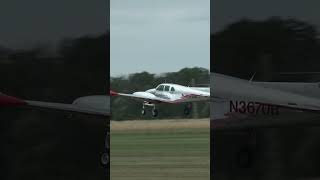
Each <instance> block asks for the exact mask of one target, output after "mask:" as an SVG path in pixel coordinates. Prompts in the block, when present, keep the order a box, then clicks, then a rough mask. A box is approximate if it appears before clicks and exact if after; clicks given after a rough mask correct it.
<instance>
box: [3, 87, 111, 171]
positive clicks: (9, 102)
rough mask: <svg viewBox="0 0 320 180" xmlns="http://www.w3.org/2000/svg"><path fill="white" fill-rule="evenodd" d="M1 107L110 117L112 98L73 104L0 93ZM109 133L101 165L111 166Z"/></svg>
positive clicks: (84, 99)
mask: <svg viewBox="0 0 320 180" xmlns="http://www.w3.org/2000/svg"><path fill="white" fill-rule="evenodd" d="M0 107H12V108H17V107H20V108H40V109H51V110H59V111H65V112H69V113H71V114H75V113H76V114H85V115H90V116H98V117H102V118H105V117H110V96H107V95H92V96H83V97H79V98H77V99H75V100H74V101H73V102H72V103H71V104H65V103H56V102H43V101H31V100H23V99H19V98H16V97H13V96H9V95H6V94H3V93H0ZM108 150H109V133H108V132H107V133H106V138H105V151H104V152H103V153H102V155H101V159H100V162H101V165H102V166H103V167H107V166H108V164H109V153H108Z"/></svg>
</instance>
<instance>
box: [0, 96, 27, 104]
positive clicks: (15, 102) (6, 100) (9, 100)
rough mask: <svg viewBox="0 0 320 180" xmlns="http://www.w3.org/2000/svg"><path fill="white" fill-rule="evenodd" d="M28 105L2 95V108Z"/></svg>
mask: <svg viewBox="0 0 320 180" xmlns="http://www.w3.org/2000/svg"><path fill="white" fill-rule="evenodd" d="M26 104H27V103H26V102H25V101H23V100H21V99H18V98H15V97H12V96H8V95H5V94H1V93H0V106H20V105H26Z"/></svg>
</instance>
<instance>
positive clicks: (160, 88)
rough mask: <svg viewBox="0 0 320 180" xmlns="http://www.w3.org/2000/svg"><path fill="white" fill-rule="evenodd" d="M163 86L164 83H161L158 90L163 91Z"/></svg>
mask: <svg viewBox="0 0 320 180" xmlns="http://www.w3.org/2000/svg"><path fill="white" fill-rule="evenodd" d="M163 88H164V85H159V86H158V87H157V89H156V90H157V91H163Z"/></svg>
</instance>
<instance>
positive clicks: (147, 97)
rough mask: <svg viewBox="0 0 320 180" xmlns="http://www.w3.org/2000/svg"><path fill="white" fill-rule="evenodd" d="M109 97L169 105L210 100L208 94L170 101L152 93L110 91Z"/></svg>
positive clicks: (187, 96)
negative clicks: (122, 97) (121, 97)
mask: <svg viewBox="0 0 320 180" xmlns="http://www.w3.org/2000/svg"><path fill="white" fill-rule="evenodd" d="M110 95H111V96H124V97H129V98H133V99H136V100H140V101H148V102H152V103H170V104H175V103H186V102H196V101H209V100H210V93H203V94H201V95H199V94H188V95H183V96H181V97H179V98H176V99H171V98H169V97H166V96H161V97H158V96H155V95H154V94H152V93H148V92H135V93H133V94H125V93H117V92H114V91H110Z"/></svg>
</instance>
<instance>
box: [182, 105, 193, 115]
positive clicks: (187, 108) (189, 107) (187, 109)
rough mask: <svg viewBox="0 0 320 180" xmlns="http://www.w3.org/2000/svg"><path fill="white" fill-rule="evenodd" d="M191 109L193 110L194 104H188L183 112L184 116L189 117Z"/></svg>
mask: <svg viewBox="0 0 320 180" xmlns="http://www.w3.org/2000/svg"><path fill="white" fill-rule="evenodd" d="M191 109H192V104H191V103H188V104H186V106H185V107H184V110H183V113H184V115H189V114H190V112H191Z"/></svg>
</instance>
